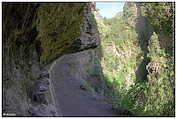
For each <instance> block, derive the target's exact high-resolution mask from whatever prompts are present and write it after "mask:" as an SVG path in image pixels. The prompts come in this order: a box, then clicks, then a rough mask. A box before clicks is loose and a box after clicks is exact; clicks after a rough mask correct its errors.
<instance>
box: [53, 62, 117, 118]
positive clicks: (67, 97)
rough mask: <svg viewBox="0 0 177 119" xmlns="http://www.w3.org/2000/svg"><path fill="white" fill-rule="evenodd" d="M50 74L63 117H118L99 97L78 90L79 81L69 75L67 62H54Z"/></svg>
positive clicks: (58, 106) (72, 75)
mask: <svg viewBox="0 0 177 119" xmlns="http://www.w3.org/2000/svg"><path fill="white" fill-rule="evenodd" d="M63 60H65V59H63ZM50 73H51V74H50V76H51V80H52V83H53V86H54V90H55V96H56V97H55V98H56V99H57V109H58V110H59V113H62V115H63V116H118V115H117V114H115V113H114V112H112V110H111V106H110V105H108V104H106V103H105V102H104V101H103V99H102V98H101V97H100V96H98V95H93V93H91V92H89V91H85V90H82V89H80V88H79V87H80V84H81V83H80V81H81V79H79V78H78V77H76V76H75V75H74V74H72V73H71V69H70V67H69V65H68V64H67V62H66V63H65V61H64V62H56V63H55V64H54V65H53V66H52V67H51V71H50Z"/></svg>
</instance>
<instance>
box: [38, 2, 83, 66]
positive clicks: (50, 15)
mask: <svg viewBox="0 0 177 119" xmlns="http://www.w3.org/2000/svg"><path fill="white" fill-rule="evenodd" d="M85 5H86V4H85V3H44V4H41V5H40V7H39V10H38V24H37V30H38V32H39V34H38V37H37V39H39V40H40V41H41V48H42V55H41V58H40V60H41V62H43V63H44V64H46V63H49V62H51V61H52V60H54V59H55V58H57V57H59V56H61V55H63V54H67V53H71V52H73V51H72V50H71V48H70V47H71V45H72V44H73V43H74V41H75V40H76V39H77V38H78V37H79V36H80V32H81V25H82V24H83V17H84V7H85ZM68 8H69V9H68Z"/></svg>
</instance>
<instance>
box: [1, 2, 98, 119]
mask: <svg viewBox="0 0 177 119" xmlns="http://www.w3.org/2000/svg"><path fill="white" fill-rule="evenodd" d="M99 43H100V41H99V36H98V31H97V27H96V23H95V22H94V17H93V15H92V12H91V7H90V3H55V4H54V3H3V116H8V115H6V114H12V115H11V116H61V114H60V113H58V111H57V109H56V107H55V100H56V99H55V98H54V96H53V93H54V91H53V90H52V89H51V84H50V83H51V81H50V79H49V76H48V74H47V73H46V71H47V70H49V69H46V66H47V65H48V64H50V63H52V62H53V61H54V60H55V59H57V58H58V57H60V56H62V55H65V54H68V53H74V52H78V51H83V50H87V49H90V48H95V47H97V46H98V45H99ZM13 114H15V115H13Z"/></svg>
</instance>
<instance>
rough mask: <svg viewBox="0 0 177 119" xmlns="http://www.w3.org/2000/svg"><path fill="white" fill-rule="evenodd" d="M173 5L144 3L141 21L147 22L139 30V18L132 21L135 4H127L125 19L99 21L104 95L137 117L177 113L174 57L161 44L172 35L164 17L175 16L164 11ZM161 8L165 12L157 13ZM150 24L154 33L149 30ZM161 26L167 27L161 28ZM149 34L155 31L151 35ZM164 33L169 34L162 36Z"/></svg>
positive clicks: (169, 23)
mask: <svg viewBox="0 0 177 119" xmlns="http://www.w3.org/2000/svg"><path fill="white" fill-rule="evenodd" d="M141 5H144V4H143V3H141ZM151 5H152V6H154V5H155V7H153V8H152V6H151ZM171 5H172V4H171V3H169V4H168V3H165V4H161V3H152V4H151V3H148V4H147V5H144V6H141V12H142V17H143V19H144V20H140V21H139V22H145V23H144V24H145V25H141V24H140V26H139V29H140V30H139V31H138V30H137V29H136V24H137V23H138V21H133V20H135V19H136V17H138V16H137V15H136V14H134V13H133V11H135V7H136V3H127V4H126V5H125V7H124V17H123V18H111V19H102V20H99V21H97V24H98V29H99V32H100V33H101V40H102V42H101V51H100V52H102V57H101V65H102V67H103V74H104V76H105V81H106V88H105V96H106V97H107V101H108V102H109V103H111V104H112V105H113V107H114V108H122V109H126V110H129V111H130V112H131V113H132V114H133V115H135V116H174V115H175V100H174V98H175V95H174V91H175V79H174V57H173V56H172V55H170V54H169V53H168V52H165V47H166V46H163V45H161V43H162V42H163V41H164V40H161V39H165V40H168V39H169V38H170V37H171V36H172V30H173V28H172V27H168V26H164V25H165V24H164V22H165V23H166V25H167V24H168V25H169V26H170V25H172V22H167V21H165V20H170V21H173V18H172V17H171V15H170V16H169V15H166V14H167V13H166V12H163V10H164V9H165V10H166V9H168V7H167V6H171ZM156 7H157V8H156ZM151 9H152V10H151ZM159 9H162V11H160V13H161V12H163V14H160V13H159V12H158V10H159ZM127 12H128V13H127ZM157 12H158V13H157ZM168 13H169V12H168ZM159 15H160V16H159ZM161 17H162V19H160V20H162V21H159V23H158V25H157V24H156V21H158V20H157V19H156V18H161ZM167 18H168V19H167ZM147 20H148V21H147ZM149 20H151V21H150V22H149ZM127 22H128V23H127ZM151 25H152V27H153V29H154V31H155V32H153V29H150V28H151ZM160 26H163V27H165V28H164V29H158V28H160ZM141 27H142V28H141ZM143 27H144V28H143ZM147 28H149V31H150V30H151V32H149V31H148V29H147ZM141 29H142V30H141ZM168 29H170V30H168ZM166 31H168V33H167V32H166ZM150 33H153V34H152V35H151V36H150V37H149V34H150ZM161 33H166V34H164V35H163V37H162V35H161ZM159 38H160V40H159ZM167 38H168V39H167ZM171 39H172V38H171ZM166 45H168V47H170V51H169V52H173V50H174V49H173V43H172V42H171V43H170V44H166ZM142 63H144V64H143V66H141V65H142ZM142 67H143V68H142ZM141 70H144V71H141ZM142 72H143V74H142ZM142 75H144V76H142Z"/></svg>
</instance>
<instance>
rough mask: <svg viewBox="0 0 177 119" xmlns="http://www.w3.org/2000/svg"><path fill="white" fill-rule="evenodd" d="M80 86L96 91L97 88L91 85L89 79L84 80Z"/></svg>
mask: <svg viewBox="0 0 177 119" xmlns="http://www.w3.org/2000/svg"><path fill="white" fill-rule="evenodd" d="M80 88H82V89H84V90H88V91H91V92H95V89H94V88H93V87H92V86H91V84H90V82H89V81H85V80H82V82H81V85H80Z"/></svg>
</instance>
